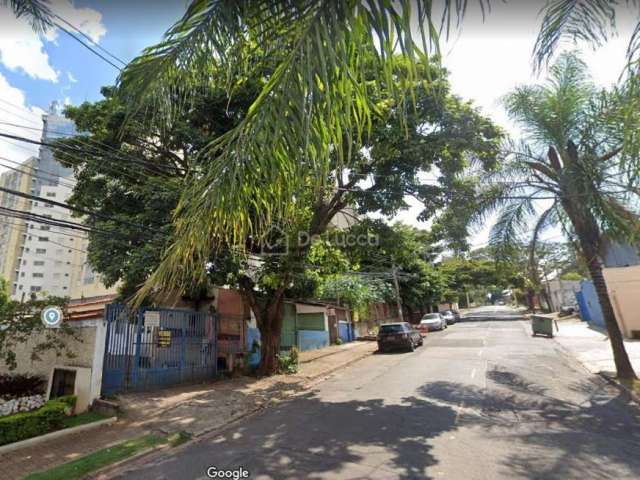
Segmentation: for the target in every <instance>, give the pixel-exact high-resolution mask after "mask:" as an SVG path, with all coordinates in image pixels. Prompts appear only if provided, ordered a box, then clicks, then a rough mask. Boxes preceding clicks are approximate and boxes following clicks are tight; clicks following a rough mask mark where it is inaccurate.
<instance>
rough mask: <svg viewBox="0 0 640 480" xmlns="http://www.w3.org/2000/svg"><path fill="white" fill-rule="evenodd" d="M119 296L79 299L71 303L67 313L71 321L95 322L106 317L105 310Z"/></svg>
mask: <svg viewBox="0 0 640 480" xmlns="http://www.w3.org/2000/svg"><path fill="white" fill-rule="evenodd" d="M116 296H117V295H102V296H100V297H89V298H79V299H73V300H70V301H69V305H67V311H68V312H69V320H70V321H81V320H94V319H99V318H102V317H103V316H104V308H105V307H106V306H107V305H109V304H110V303H112V302H113V301H114V300H115V299H116Z"/></svg>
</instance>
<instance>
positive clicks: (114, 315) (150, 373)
mask: <svg viewBox="0 0 640 480" xmlns="http://www.w3.org/2000/svg"><path fill="white" fill-rule="evenodd" d="M105 319H106V321H107V334H106V344H105V353H104V366H103V372H102V393H103V394H107V395H108V394H112V393H115V392H124V391H135V390H137V391H141V390H151V389H153V388H158V387H167V386H171V385H176V384H180V383H192V382H197V381H202V380H206V379H208V378H212V377H213V376H215V374H216V363H217V355H216V329H217V319H216V318H214V317H213V316H211V315H209V314H207V313H202V312H193V311H188V310H172V309H140V310H132V309H130V308H128V307H127V306H125V305H118V304H112V305H107V307H106V309H105Z"/></svg>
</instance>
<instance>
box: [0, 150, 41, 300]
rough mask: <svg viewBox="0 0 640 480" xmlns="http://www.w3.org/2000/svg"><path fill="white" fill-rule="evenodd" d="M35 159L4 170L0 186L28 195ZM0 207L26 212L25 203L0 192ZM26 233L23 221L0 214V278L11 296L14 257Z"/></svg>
mask: <svg viewBox="0 0 640 480" xmlns="http://www.w3.org/2000/svg"><path fill="white" fill-rule="evenodd" d="M37 162H38V159H37V158H36V157H32V158H30V159H28V160H27V161H25V162H24V163H23V164H22V165H21V166H20V167H16V168H15V169H12V170H7V171H6V172H3V173H2V174H0V186H1V187H3V188H7V189H11V190H16V191H18V192H21V193H26V194H29V193H31V191H32V189H33V188H32V187H33V185H32V180H33V176H32V172H33V168H34V166H35V165H37ZM0 207H1V208H8V209H11V210H19V211H27V210H29V200H28V199H26V198H22V197H18V196H16V195H12V194H10V193H8V192H2V191H0ZM26 232H27V222H26V221H25V220H22V219H19V218H14V217H9V216H2V215H1V212H0V277H2V278H4V279H5V280H7V281H8V282H9V287H10V288H12V291H11V292H10V293H15V287H16V283H15V282H16V277H17V275H18V269H19V268H18V267H19V265H18V257H19V256H20V253H21V249H22V248H23V244H24V238H25V235H26Z"/></svg>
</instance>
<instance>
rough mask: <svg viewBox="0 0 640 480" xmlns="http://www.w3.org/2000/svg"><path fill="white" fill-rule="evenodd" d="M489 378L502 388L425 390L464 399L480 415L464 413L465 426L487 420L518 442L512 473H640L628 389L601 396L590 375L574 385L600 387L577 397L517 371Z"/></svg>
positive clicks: (438, 386)
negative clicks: (556, 393)
mask: <svg viewBox="0 0 640 480" xmlns="http://www.w3.org/2000/svg"><path fill="white" fill-rule="evenodd" d="M487 379H489V380H492V381H493V382H495V384H496V387H497V388H495V389H494V388H490V389H481V388H475V387H472V386H469V385H460V384H457V383H451V382H435V383H429V384H427V385H425V386H424V387H422V388H421V391H420V393H421V395H423V396H425V397H428V398H431V399H437V400H439V401H440V402H443V403H445V404H450V405H451V406H452V407H453V406H454V405H458V404H459V403H460V402H461V401H462V402H463V404H464V405H465V407H467V408H469V409H470V410H471V411H472V412H474V414H468V415H463V416H462V417H461V419H460V425H461V426H462V425H479V426H482V427H483V428H485V429H487V430H489V431H492V432H494V433H498V432H500V435H501V437H502V438H503V439H505V438H506V439H507V441H509V442H511V443H512V445H513V446H514V448H513V453H511V454H509V455H508V456H507V458H506V459H505V460H504V461H503V462H502V467H503V470H504V471H505V472H508V473H509V476H513V477H522V478H544V479H565V478H576V477H578V476H580V474H584V475H585V476H586V477H587V478H640V457H639V456H638V455H637V453H638V452H640V409H638V408H637V406H636V405H635V404H629V403H628V398H627V397H626V396H624V395H619V396H614V397H611V396H610V395H606V394H602V395H598V394H597V392H596V388H594V387H596V386H595V385H594V383H593V382H589V381H585V382H584V383H581V384H575V383H574V384H571V385H569V386H568V387H569V388H570V389H571V390H573V391H578V392H589V393H591V394H592V397H591V398H590V399H589V401H588V402H584V403H581V404H576V403H572V402H570V401H565V400H561V399H558V398H555V397H553V396H551V395H550V394H548V393H547V389H546V388H544V387H542V386H539V385H535V384H534V383H532V382H530V381H528V380H527V379H525V378H523V377H522V376H520V375H518V374H516V373H513V372H504V371H490V372H488V373H487ZM515 447H517V448H515ZM616 472H625V473H622V475H620V474H616ZM629 472H631V477H629V476H628V475H629Z"/></svg>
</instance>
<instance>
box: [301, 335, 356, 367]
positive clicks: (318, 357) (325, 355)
mask: <svg viewBox="0 0 640 480" xmlns="http://www.w3.org/2000/svg"><path fill="white" fill-rule="evenodd" d="M363 341H365V340H363ZM357 347H358V346H357V345H354V346H353V347H349V348H343V349H335V351H333V352H328V353H325V354H324V355H318V356H317V357H314V358H312V359H311V360H305V361H302V360H301V361H300V364H301V365H302V364H304V363H311V362H315V361H316V360H320V359H321V358H326V357H330V356H332V355H337V354H339V353H342V352H348V351H349V350H353V349H354V348H357Z"/></svg>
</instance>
